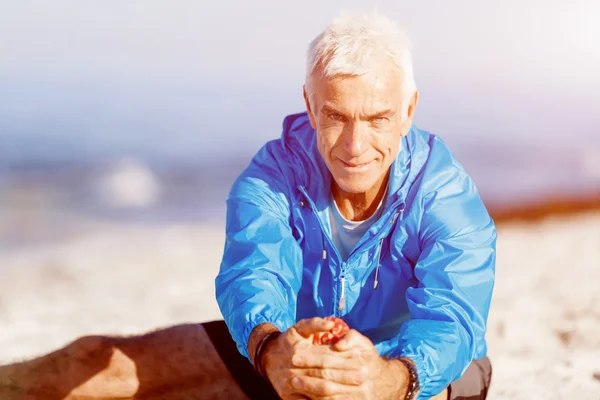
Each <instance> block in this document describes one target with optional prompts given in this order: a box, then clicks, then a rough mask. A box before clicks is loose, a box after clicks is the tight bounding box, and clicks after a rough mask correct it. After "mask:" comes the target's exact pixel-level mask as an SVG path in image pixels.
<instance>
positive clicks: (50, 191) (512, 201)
mask: <svg viewBox="0 0 600 400" xmlns="http://www.w3.org/2000/svg"><path fill="white" fill-rule="evenodd" d="M441 136H442V137H444V138H445V139H446V140H447V141H448V142H449V145H450V147H451V149H452V150H453V152H454V153H455V155H456V156H457V158H458V159H459V161H460V162H461V163H462V164H463V165H464V166H465V168H466V170H467V171H468V172H469V173H470V174H471V175H472V176H473V178H474V179H475V182H476V184H477V186H478V188H479V190H480V193H481V195H482V197H483V199H484V201H485V202H486V204H488V206H489V205H493V206H502V207H504V206H508V205H511V206H514V205H518V204H520V203H527V202H533V201H540V200H543V199H544V198H546V197H552V196H557V195H559V196H561V197H565V196H566V197H579V196H586V195H588V194H591V193H597V192H598V191H600V141H595V142H594V141H593V140H591V139H590V140H586V141H581V143H578V144H577V146H578V147H574V148H569V147H568V145H563V146H561V147H552V146H546V147H544V146H543V145H537V146H532V145H528V144H527V143H526V142H525V141H523V143H515V142H509V144H507V143H504V144H501V143H496V144H494V143H493V141H492V140H489V139H488V140H486V141H485V143H483V141H482V143H478V142H476V141H473V140H461V138H462V139H464V138H467V137H469V136H465V137H450V138H446V137H445V136H444V135H441ZM273 137H274V138H275V137H276V135H274V136H273ZM471 138H472V136H471ZM0 140H3V142H0V143H2V146H3V147H4V150H5V152H3V154H4V155H7V154H10V155H11V156H10V157H3V158H2V159H1V160H0V251H10V250H18V249H22V248H23V247H24V246H25V247H26V246H29V245H36V244H40V243H44V242H47V241H49V240H50V241H51V240H57V239H61V238H62V239H64V238H65V237H68V236H69V235H72V234H77V233H78V232H79V230H80V229H87V228H83V227H82V226H83V225H82V221H96V222H98V221H104V222H107V223H135V224H187V223H203V224H204V223H206V224H214V225H219V224H220V225H221V226H222V225H223V224H222V223H223V221H224V216H225V200H226V198H227V193H228V191H229V189H230V187H231V184H232V183H233V181H234V180H235V178H236V177H237V175H238V174H239V173H240V172H241V171H242V170H243V169H244V168H245V166H246V165H247V164H248V162H249V161H250V159H251V157H252V155H253V154H254V153H255V152H256V151H257V150H258V148H259V147H260V145H261V144H262V143H258V142H256V143H253V144H252V143H250V144H247V145H245V146H242V147H241V150H240V148H239V147H237V146H234V148H235V149H236V150H235V151H231V150H227V149H226V148H224V147H222V146H218V145H215V149H214V151H213V152H212V153H211V152H210V151H206V148H205V147H202V148H198V156H197V157H196V156H194V154H193V151H188V152H182V151H177V150H176V149H169V146H168V144H167V143H161V144H160V146H159V147H160V148H152V147H153V146H149V147H148V143H145V144H144V145H145V146H147V147H146V149H148V148H151V149H152V150H154V151H138V152H137V153H134V154H133V155H132V154H131V152H128V151H127V150H126V149H124V150H122V151H121V154H119V151H115V150H114V149H115V147H114V146H113V147H111V146H110V143H106V144H105V148H107V149H112V151H111V152H108V151H105V152H102V151H97V152H96V154H93V155H89V154H88V155H87V156H83V157H82V154H83V153H84V152H83V150H82V149H78V148H77V146H76V145H74V144H73V142H72V141H70V142H69V143H66V142H63V143H61V141H60V140H53V141H49V142H46V143H39V142H38V143H37V146H38V149H37V151H38V152H39V153H40V154H37V155H36V156H35V157H32V153H31V152H32V151H33V150H32V149H33V146H31V145H29V144H27V143H22V142H21V143H18V141H17V140H15V138H14V137H13V138H11V137H8V140H7V137H6V136H5V137H4V138H2V136H1V135H0ZM109 141H110V139H109V138H106V142H109ZM155 147H156V146H155ZM6 149H11V150H12V151H10V152H6ZM30 149H31V150H30ZM65 149H68V151H65ZM26 150H28V151H26ZM209 150H210V149H209ZM169 154H172V155H169Z"/></svg>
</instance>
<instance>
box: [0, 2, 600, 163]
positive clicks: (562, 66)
mask: <svg viewBox="0 0 600 400" xmlns="http://www.w3.org/2000/svg"><path fill="white" fill-rule="evenodd" d="M375 8H376V9H377V10H379V11H380V12H382V13H384V14H386V15H388V16H389V17H390V18H392V19H394V20H396V21H398V23H399V24H400V26H402V27H403V28H404V29H405V31H406V32H407V33H408V35H409V37H410V38H411V41H412V44H413V53H414V64H415V77H416V81H417V86H418V88H419V91H420V104H419V106H418V108H417V114H416V122H417V124H418V125H419V126H421V127H422V128H425V129H427V130H430V131H432V132H434V133H438V134H440V135H441V136H442V137H444V138H445V139H446V140H447V141H448V142H450V143H455V144H456V146H465V145H472V146H479V145H481V146H489V145H490V144H494V145H496V144H497V145H498V146H511V145H516V146H519V145H523V146H529V145H540V144H541V145H542V146H548V147H557V146H563V147H564V146H567V147H568V146H581V144H580V143H578V142H580V141H581V140H584V141H585V140H588V139H590V138H591V139H592V140H597V138H598V136H599V135H600V72H599V71H600V24H599V23H598V21H599V20H600V2H598V1H597V0H586V1H583V0H575V1H570V2H565V1H557V0H547V1H538V0H525V1H516V0H508V1H503V2H484V1H475V0H471V1H466V0H456V1H452V2H449V1H444V0H432V1H413V2H407V1H397V0H395V1H393V0H390V1H371V2H369V1H312V0H310V1H303V2H296V3H295V5H294V6H292V5H291V3H290V2H283V1H274V0H263V1H241V0H237V1H233V0H224V1H198V0H196V1H186V0H178V1H166V0H163V1H158V0H143V1H124V0H119V1H116V0H104V1H91V0H90V1H81V0H71V1H68V0H53V1H52V2H48V1H31V0H19V1H10V0H0V38H2V39H1V40H0V152H2V153H3V154H4V157H3V158H4V159H6V158H8V159H12V160H22V159H25V160H37V159H61V158H68V157H73V156H74V155H79V156H80V157H102V156H103V155H126V154H134V155H135V154H141V155H146V156H154V157H158V158H161V157H162V158H168V159H177V158H186V157H188V158H189V157H192V158H193V157H200V158H202V157H215V155H221V154H227V153H235V152H238V151H246V150H248V151H251V150H255V149H257V148H258V146H260V144H261V143H263V142H264V141H265V140H268V139H271V138H274V137H277V136H279V134H280V129H281V121H282V120H283V117H284V116H285V115H286V114H289V113H294V112H298V111H302V110H303V100H302V96H301V93H302V83H303V79H304V63H305V53H306V48H307V46H308V43H309V42H310V41H311V40H312V38H314V37H315V36H316V35H317V34H318V33H319V32H320V31H322V30H323V28H324V27H325V26H326V24H327V22H328V21H329V20H330V19H331V18H332V17H334V16H336V15H337V14H339V12H340V11H341V10H348V9H349V10H358V11H370V10H373V9H375ZM565 139H567V140H565ZM565 142H566V143H565ZM599 142H600V141H596V142H595V143H599ZM3 149H4V150H3ZM598 149H600V147H598ZM599 151H600V150H599Z"/></svg>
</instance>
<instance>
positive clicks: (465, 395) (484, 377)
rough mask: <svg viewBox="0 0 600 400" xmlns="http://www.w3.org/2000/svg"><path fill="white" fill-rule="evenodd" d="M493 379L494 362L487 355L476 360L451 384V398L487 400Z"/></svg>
mask: <svg viewBox="0 0 600 400" xmlns="http://www.w3.org/2000/svg"><path fill="white" fill-rule="evenodd" d="M491 380H492V364H491V363H490V359H489V358H488V357H487V356H486V357H483V358H482V359H481V360H474V361H473V362H472V363H471V364H470V365H469V366H468V367H467V369H466V371H465V373H464V374H463V375H462V376H461V377H460V378H459V379H457V380H456V381H454V382H452V383H451V384H450V396H449V398H450V399H451V400H485V398H486V397H487V393H488V391H489V389H490V383H491Z"/></svg>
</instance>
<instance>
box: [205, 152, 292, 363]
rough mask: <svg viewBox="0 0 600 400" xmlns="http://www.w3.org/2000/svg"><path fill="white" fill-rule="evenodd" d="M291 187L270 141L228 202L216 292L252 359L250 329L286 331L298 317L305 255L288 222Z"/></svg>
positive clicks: (242, 347)
mask: <svg viewBox="0 0 600 400" xmlns="http://www.w3.org/2000/svg"><path fill="white" fill-rule="evenodd" d="M286 191H287V188H286V185H285V182H284V180H283V178H282V174H281V172H280V171H279V169H278V168H277V164H276V162H275V161H274V157H273V156H272V155H271V153H270V151H269V147H268V146H265V147H264V148H263V149H262V150H261V151H260V152H259V153H258V154H257V156H256V157H255V158H254V159H253V161H252V163H251V164H250V166H249V167H248V168H247V169H246V170H245V171H244V172H243V173H242V175H241V176H240V177H239V178H238V180H237V181H236V182H235V183H234V185H233V188H232V190H231V193H230V195H229V199H228V201H227V222H226V242H225V249H224V254H223V260H222V263H221V268H220V272H219V274H218V276H217V278H216V295H217V302H218V303H219V307H220V309H221V312H222V314H223V317H224V319H225V322H226V324H227V326H228V328H229V331H230V332H231V334H232V337H233V339H234V340H235V342H236V343H237V346H238V349H239V351H240V353H241V354H243V355H244V356H246V357H248V358H250V356H249V351H248V342H249V339H250V334H251V332H252V331H253V330H254V329H255V328H256V327H257V326H258V325H260V324H272V325H269V326H271V329H274V328H276V329H279V330H280V331H282V332H285V331H286V330H287V329H288V328H289V327H291V326H292V325H293V324H294V323H295V320H296V298H297V293H298V291H299V289H300V284H301V280H302V255H301V249H300V246H299V245H298V243H297V242H296V239H295V238H294V236H293V234H292V231H291V228H290V225H289V212H290V211H289V203H288V200H287V197H286ZM257 333H260V331H257ZM255 339H257V338H253V341H252V344H254V343H255V342H256V340H255ZM258 339H260V338H258Z"/></svg>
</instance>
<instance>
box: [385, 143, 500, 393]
mask: <svg viewBox="0 0 600 400" xmlns="http://www.w3.org/2000/svg"><path fill="white" fill-rule="evenodd" d="M442 156H444V155H443V154H442ZM442 156H441V157H440V159H441V160H440V161H447V159H446V160H443V157H442ZM445 156H446V157H450V159H451V162H449V163H446V164H445V165H448V166H447V167H444V168H443V169H441V170H440V168H441V167H439V165H438V166H436V168H437V169H436V171H438V174H437V175H436V177H435V178H437V179H435V178H433V177H429V180H430V181H436V187H435V188H434V189H431V188H429V189H428V190H427V192H426V193H427V194H426V195H425V196H423V199H422V207H423V213H422V214H423V218H422V221H421V227H420V230H419V239H420V245H421V249H422V252H421V255H420V257H419V259H418V261H417V263H416V265H415V268H414V274H415V277H416V279H417V280H418V282H419V283H418V286H417V287H413V288H409V289H408V290H407V291H406V300H407V303H408V307H409V311H410V314H411V319H410V320H408V321H406V322H405V323H404V324H403V325H402V328H401V331H400V334H399V338H396V340H398V346H397V347H396V349H395V350H394V351H392V352H391V354H389V356H390V357H407V358H410V359H411V360H412V361H413V362H414V363H415V364H416V366H417V371H418V375H419V381H420V385H421V393H420V396H419V399H422V398H429V397H430V396H433V395H435V394H437V393H439V392H441V391H442V390H443V389H444V388H446V387H447V386H448V385H449V384H450V383H451V382H452V381H454V380H455V379H457V378H459V377H460V376H461V375H462V373H463V372H464V371H465V369H466V368H467V366H468V365H469V363H470V362H471V361H472V360H473V359H479V358H481V357H483V356H484V355H485V353H486V345H485V330H486V322H487V316H488V311H489V307H490V302H491V297H492V290H493V286H494V271H495V242H496V230H495V227H494V223H493V221H492V219H491V218H490V217H489V215H488V213H487V211H486V209H485V207H484V205H483V203H482V201H481V199H480V197H479V195H478V193H477V190H476V188H475V186H474V185H473V182H472V181H471V179H470V178H469V176H468V175H467V174H466V173H465V172H464V170H463V169H462V168H461V167H460V166H458V165H457V163H456V162H455V161H454V160H453V159H452V158H451V156H450V155H449V153H446V155H445ZM442 178H443V179H442Z"/></svg>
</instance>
